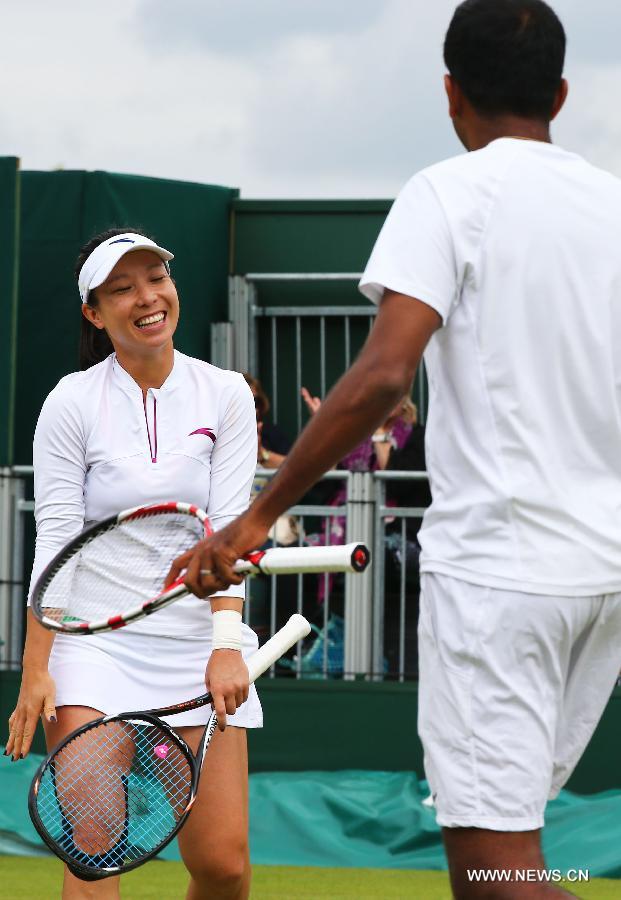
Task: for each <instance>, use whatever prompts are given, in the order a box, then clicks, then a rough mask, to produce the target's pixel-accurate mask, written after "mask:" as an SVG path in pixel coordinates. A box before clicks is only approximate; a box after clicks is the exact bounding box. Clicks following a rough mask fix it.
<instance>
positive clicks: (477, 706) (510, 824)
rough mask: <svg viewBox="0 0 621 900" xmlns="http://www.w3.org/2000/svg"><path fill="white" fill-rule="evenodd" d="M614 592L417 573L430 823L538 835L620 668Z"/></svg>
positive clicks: (421, 725) (620, 627)
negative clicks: (514, 587) (503, 586)
mask: <svg viewBox="0 0 621 900" xmlns="http://www.w3.org/2000/svg"><path fill="white" fill-rule="evenodd" d="M620 635H621V594H609V595H606V596H598V597H556V596H544V595H539V594H526V593H520V592H517V591H506V590H497V589H494V588H488V587H482V586H480V585H474V584H468V583H466V582H463V581H459V580H457V579H455V578H450V577H448V576H445V575H438V574H431V573H426V574H424V575H422V576H421V599H420V620H419V630H418V638H419V666H420V684H419V709H418V729H419V734H420V737H421V740H422V743H423V748H424V751H425V771H426V775H427V778H428V781H429V785H430V788H431V792H432V794H433V796H434V800H435V806H436V811H437V820H438V824H439V825H442V826H445V827H448V828H485V829H490V830H493V831H531V830H534V829H538V828H541V827H542V826H543V821H544V811H545V806H546V801H547V800H548V798H550V799H552V798H553V797H555V796H556V795H557V794H558V792H559V791H560V789H561V787H562V786H563V785H564V784H565V782H566V781H567V779H568V778H569V776H570V775H571V773H572V771H573V769H574V767H575V766H576V763H577V762H578V760H579V759H580V757H581V755H582V753H583V751H584V749H585V747H586V746H587V744H588V742H589V740H590V738H591V736H592V734H593V732H594V730H595V727H596V725H597V723H598V721H599V719H600V717H601V715H602V713H603V711H604V708H605V706H606V704H607V702H608V699H609V697H610V694H611V692H612V689H613V687H614V684H615V681H616V679H617V677H618V675H619V670H620V669H621V640H620Z"/></svg>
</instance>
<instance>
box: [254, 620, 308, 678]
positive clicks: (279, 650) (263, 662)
mask: <svg viewBox="0 0 621 900" xmlns="http://www.w3.org/2000/svg"><path fill="white" fill-rule="evenodd" d="M310 630H311V627H310V625H309V623H308V622H307V621H306V619H305V618H304V616H301V615H299V613H294V615H292V616H291V618H290V619H289V621H288V622H287V624H286V625H283V627H282V628H281V629H280V631H277V632H276V634H275V635H274V636H273V637H271V638H270V639H269V641H266V643H265V644H263V646H262V647H259V649H258V650H257V652H256V653H253V654H252V656H251V657H250V658H249V659H247V660H246V665H247V666H248V675H249V679H250V683H251V684H252V682H253V681H256V680H257V678H259V676H260V675H263V673H264V672H266V671H267V670H268V669H269V667H270V666H272V665H273V664H274V663H275V662H276V660H277V659H280V657H281V656H282V655H283V653H286V652H287V650H288V649H289V648H290V647H293V645H294V644H297V642H298V641H299V640H301V639H302V638H303V637H306V635H307V634H308V633H309V632H310Z"/></svg>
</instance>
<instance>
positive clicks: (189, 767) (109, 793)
mask: <svg viewBox="0 0 621 900" xmlns="http://www.w3.org/2000/svg"><path fill="white" fill-rule="evenodd" d="M309 631H310V625H309V624H308V622H307V621H306V619H305V618H304V617H303V616H300V615H297V614H296V615H293V616H291V618H290V619H289V621H288V622H287V624H286V625H285V626H284V627H283V628H281V629H280V631H278V632H276V634H275V635H274V636H273V637H272V638H271V639H270V640H269V641H267V643H265V644H264V645H263V646H262V647H260V648H259V650H257V652H256V653H255V654H253V656H251V657H250V658H249V659H248V660H247V665H248V673H249V676H250V681H251V682H253V681H255V679H257V678H258V677H259V676H260V675H261V674H262V673H263V672H265V671H266V669H269V667H270V666H271V665H272V664H273V663H274V662H276V660H277V659H278V658H279V657H280V656H282V654H283V653H286V651H287V650H288V649H289V648H290V647H292V646H293V645H294V644H295V643H296V642H297V641H299V640H301V639H302V638H303V637H305V636H306V635H307V634H308V633H309ZM208 703H211V694H209V693H207V694H203V695H201V696H200V697H196V698H194V699H193V700H187V701H186V702H184V703H178V704H177V705H175V706H167V707H163V708H161V709H150V710H144V711H140V712H126V713H120V714H119V715H114V716H104V717H103V718H100V719H96V720H95V721H94V722H90V723H89V724H88V725H84V726H83V727H81V728H78V729H77V730H76V731H74V732H73V733H72V734H70V735H69V736H68V737H67V738H65V740H63V741H62V743H60V744H59V745H58V746H57V747H55V748H54V750H52V752H51V753H50V754H49V756H48V757H47V758H46V759H45V760H44V761H43V763H42V764H41V766H40V767H39V769H38V770H37V773H36V775H35V777H34V779H33V782H32V785H31V787H30V794H29V797H28V809H29V812H30V817H31V819H32V822H33V824H34V826H35V828H36V829H37V831H38V832H39V834H40V835H41V837H42V838H43V840H44V841H45V843H46V844H47V845H48V847H49V848H50V849H51V850H52V851H53V853H55V854H56V856H58V857H59V858H60V859H61V860H63V861H64V862H65V863H67V865H68V866H69V868H70V869H71V871H72V872H73V873H74V874H75V875H76V876H77V877H78V878H81V879H83V880H84V881H95V880H98V879H101V878H108V877H110V876H112V875H120V874H122V873H123V872H127V871H129V870H130V869H135V868H136V867H137V866H140V865H142V864H143V863H145V862H147V860H149V859H151V858H152V857H153V856H155V855H156V854H157V853H159V851H160V850H161V849H162V848H163V847H165V846H166V844H168V843H169V841H171V840H172V839H173V837H174V836H175V835H176V834H177V832H178V831H179V829H180V828H181V826H182V825H183V823H184V822H185V820H186V819H187V817H188V815H189V814H190V810H191V809H192V804H193V803H194V800H195V799H196V792H197V790H198V782H199V778H200V773H201V769H202V766H203V761H204V759H205V754H206V752H207V749H208V747H209V743H210V741H211V738H212V737H213V734H214V731H215V730H216V727H217V724H218V723H217V719H216V714H215V712H212V714H211V716H210V717H209V721H208V722H207V725H206V727H205V731H204V734H203V737H202V740H201V742H200V745H199V748H198V752H197V753H196V755H194V754H193V753H192V751H191V750H190V748H189V747H188V745H187V744H186V743H185V741H184V740H183V738H181V737H180V736H179V735H178V734H177V732H176V731H175V730H174V729H173V728H172V727H171V726H170V725H168V724H167V723H166V722H164V721H163V719H164V718H166V717H167V716H172V715H175V714H176V713H180V712H185V711H186V710H191V709H198V708H199V707H201V706H205V705H207V704H208Z"/></svg>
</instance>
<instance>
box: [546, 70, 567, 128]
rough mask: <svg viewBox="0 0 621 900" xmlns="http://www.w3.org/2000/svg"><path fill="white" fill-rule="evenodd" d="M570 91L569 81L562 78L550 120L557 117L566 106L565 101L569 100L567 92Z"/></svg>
mask: <svg viewBox="0 0 621 900" xmlns="http://www.w3.org/2000/svg"><path fill="white" fill-rule="evenodd" d="M568 93H569V83H568V82H567V80H566V79H565V78H562V79H561V84H560V87H559V89H558V91H557V93H556V97H555V98H554V106H553V107H552V115H551V116H550V120H551V121H552V120H553V119H556V117H557V116H558V114H559V113H560V111H561V110H562V108H563V107H564V106H565V101H566V100H567V94H568Z"/></svg>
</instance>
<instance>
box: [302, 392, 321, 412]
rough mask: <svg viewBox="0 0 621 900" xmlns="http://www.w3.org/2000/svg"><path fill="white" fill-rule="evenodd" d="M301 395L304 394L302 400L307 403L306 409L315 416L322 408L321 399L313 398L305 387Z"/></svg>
mask: <svg viewBox="0 0 621 900" xmlns="http://www.w3.org/2000/svg"><path fill="white" fill-rule="evenodd" d="M300 393H301V394H302V400H304V403H306V408H307V410H308V411H309V413H310V415H311V416H314V415H315V413H316V412H317V410H318V409H319V407H320V406H321V399H320V398H319V397H313V396H311V394H310V393H309V392H308V391H307V390H306V388H305V387H303V388H302V390H301V391H300Z"/></svg>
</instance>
